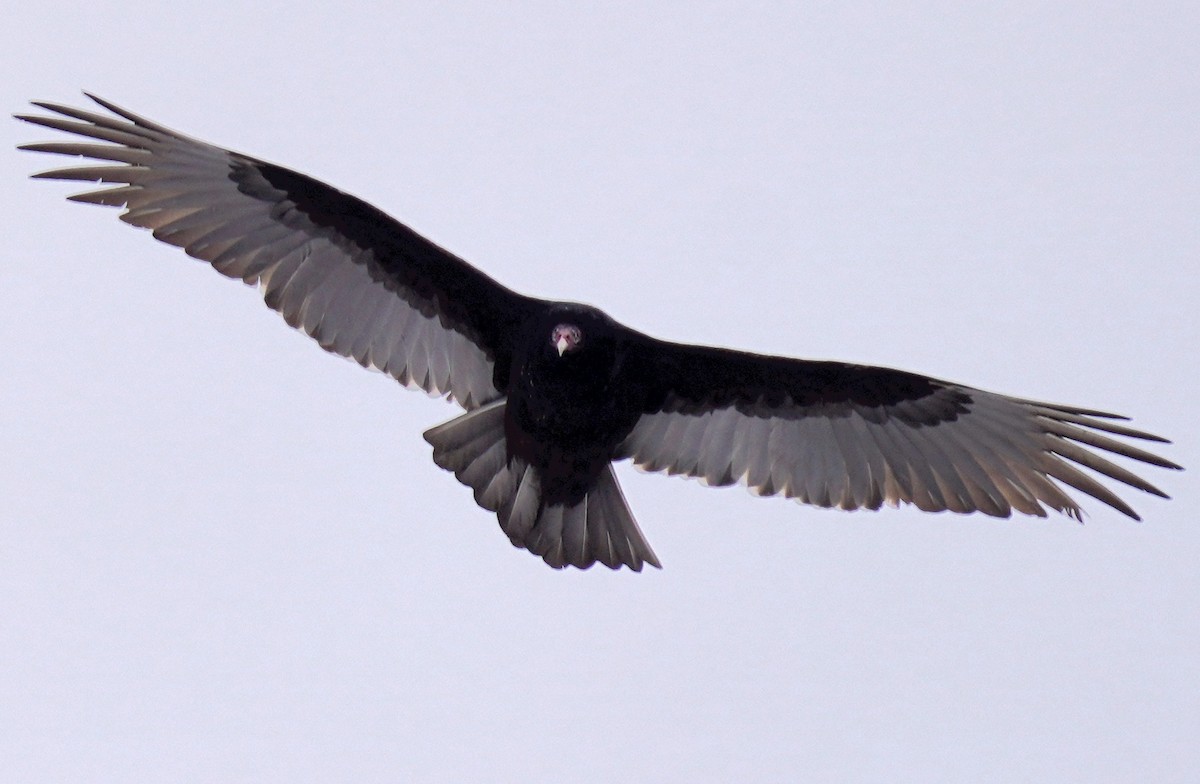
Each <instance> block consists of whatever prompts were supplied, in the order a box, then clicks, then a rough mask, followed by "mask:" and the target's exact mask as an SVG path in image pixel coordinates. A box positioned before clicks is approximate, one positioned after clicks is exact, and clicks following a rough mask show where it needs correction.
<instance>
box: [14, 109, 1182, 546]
mask: <svg viewBox="0 0 1200 784" xmlns="http://www.w3.org/2000/svg"><path fill="white" fill-rule="evenodd" d="M88 97H89V98H91V99H92V100H93V101H95V102H96V103H97V104H99V105H100V106H101V107H103V108H104V109H107V110H108V111H109V112H111V114H101V113H96V112H92V111H84V110H81V109H76V108H72V107H69V106H63V105H59V104H53V103H35V104H34V105H35V106H37V107H40V108H41V109H43V110H45V111H47V112H49V113H50V114H47V115H18V118H19V119H21V120H26V121H28V122H31V123H34V124H37V125H41V126H45V127H47V128H52V129H56V130H59V131H65V132H67V133H72V134H75V135H77V136H80V137H83V138H84V141H69V142H49V143H38V144H27V145H23V146H22V148H21V149H25V150H32V151H35V152H44V153H55V154H59V155H70V156H82V157H85V158H91V159H95V160H98V161H100V162H101V163H100V164H99V165H94V164H89V165H86V166H81V167H70V168H62V169H55V170H53V171H48V172H44V173H41V174H36V175H34V176H35V177H39V178H47V179H57V180H82V181H91V182H102V183H116V184H117V185H116V186H115V187H109V188H105V189H102V190H92V191H88V192H86V193H81V194H79V195H76V196H72V197H70V198H71V199H72V200H73V201H81V202H87V203H90V204H102V205H106V206H110V207H123V208H124V209H125V211H124V212H123V213H122V214H121V216H120V217H121V220H123V221H125V222H126V223H131V224H133V225H134V226H141V227H143V228H147V229H151V230H152V232H153V234H154V236H155V238H157V239H160V240H162V241H163V242H167V243H170V244H172V245H176V246H178V247H180V248H183V249H184V251H186V252H187V253H188V254H189V255H190V256H194V257H195V258H197V259H201V260H203V261H206V262H208V263H209V264H211V265H212V266H213V267H214V268H215V269H216V270H217V271H218V272H220V273H222V274H224V275H227V276H229V277H232V278H240V279H241V280H243V281H244V282H246V283H248V284H252V285H257V286H258V288H259V289H260V290H261V291H262V293H263V296H264V298H265V299H266V303H267V305H268V306H270V307H271V308H273V309H274V310H277V311H279V313H280V314H282V315H283V317H284V319H286V320H287V322H288V324H290V325H291V326H293V327H295V328H297V329H302V330H304V332H306V333H307V334H308V335H310V336H312V337H313V338H314V339H315V340H316V341H317V342H318V343H320V345H321V347H322V348H324V349H326V350H327V351H331V352H334V353H337V354H341V355H342V356H345V357H350V358H353V359H354V360H356V361H357V362H358V363H359V364H361V365H363V366H364V367H368V368H375V369H377V370H380V371H382V372H384V373H387V374H389V375H391V376H393V377H394V378H396V380H398V381H399V382H400V383H402V384H404V385H405V386H408V387H413V388H420V389H423V390H425V391H426V392H427V393H429V394H431V395H440V396H445V397H448V398H450V399H451V400H454V401H455V402H457V403H458V404H459V405H460V406H462V407H463V409H465V411H466V413H465V414H462V415H460V416H459V417H458V418H456V419H453V420H451V421H449V422H447V423H445V424H442V425H439V426H437V427H434V428H432V429H431V430H429V431H428V432H427V433H425V438H426V440H427V441H429V443H430V444H432V445H433V459H434V462H436V463H437V464H438V465H439V466H441V467H442V468H444V469H447V470H449V471H453V472H454V475H455V476H456V477H457V478H458V479H459V481H461V482H462V483H463V484H465V485H468V486H469V487H470V488H471V489H472V490H473V491H474V493H475V500H476V501H477V502H478V503H479V505H480V506H482V507H483V508H484V509H487V510H489V511H492V512H495V513H496V516H497V517H498V518H499V520H500V527H501V528H502V529H503V530H504V532H505V533H506V534H507V535H508V537H509V539H510V540H512V543H513V544H514V545H516V546H517V547H521V548H524V549H526V550H529V551H530V552H532V553H535V554H537V555H539V556H541V557H542V559H543V560H545V562H546V563H548V564H549V565H551V566H553V567H564V566H568V565H570V566H576V567H579V568H587V567H589V566H591V565H592V564H594V563H596V562H599V563H602V564H604V565H605V566H608V567H610V568H613V569H617V568H620V567H621V566H622V565H625V566H628V567H630V568H632V569H634V570H640V569H641V568H642V566H643V565H644V564H647V563H648V564H652V565H654V566H659V561H658V558H657V556H655V554H654V551H653V550H652V549H651V548H650V545H649V543H648V542H647V541H646V538H645V537H644V536H643V535H642V532H641V530H640V529H639V528H638V525H637V523H636V522H635V521H634V518H633V514H632V513H631V512H630V510H629V506H628V505H627V504H626V502H625V498H624V496H623V495H622V493H621V489H620V487H619V486H618V485H617V480H616V477H615V475H614V474H613V468H612V464H613V462H614V461H616V460H622V459H625V458H629V459H632V460H633V462H634V463H635V464H637V465H638V466H640V467H642V468H644V469H647V470H649V471H665V472H666V473H668V474H682V475H684V476H690V477H696V478H699V479H700V480H701V481H702V482H704V483H706V484H709V485H718V486H720V485H730V484H734V483H735V482H741V483H743V484H745V485H747V486H748V487H749V488H750V489H751V490H753V491H754V492H755V493H757V494H759V495H777V494H783V495H784V496H786V497H788V498H795V499H797V500H798V501H802V502H804V503H809V504H815V505H817V506H825V507H838V508H841V509H878V508H879V507H880V506H881V505H883V504H884V503H887V504H889V505H891V506H898V505H900V504H901V503H909V504H915V505H916V506H917V507H918V508H919V509H922V510H925V511H929V512H935V511H943V510H950V511H953V512H960V513H967V512H983V513H984V514H987V515H992V516H996V517H1007V516H1008V515H1009V514H1011V513H1012V512H1013V511H1014V510H1015V511H1017V512H1021V513H1023V514H1027V515H1036V516H1038V517H1045V515H1046V508H1047V507H1049V508H1051V509H1055V510H1058V511H1059V512H1062V513H1064V514H1067V515H1070V516H1071V517H1074V518H1076V519H1081V517H1082V512H1081V510H1080V508H1079V506H1078V505H1077V504H1076V503H1075V501H1074V500H1072V499H1071V497H1069V496H1068V495H1067V494H1066V493H1065V492H1064V491H1063V489H1062V488H1061V487H1060V485H1059V484H1058V482H1061V483H1063V484H1065V485H1069V486H1071V487H1073V488H1075V489H1076V490H1079V491H1081V492H1083V493H1086V494H1087V495H1090V496H1092V497H1093V498H1096V499H1098V500H1099V501H1102V502H1104V503H1106V504H1108V505H1109V506H1111V507H1113V508H1115V509H1117V510H1119V511H1121V512H1123V513H1125V514H1126V515H1128V516H1130V517H1132V518H1134V519H1135V520H1136V519H1139V518H1138V516H1137V515H1136V514H1135V513H1134V511H1133V509H1132V508H1130V507H1129V506H1128V505H1127V504H1126V503H1125V502H1124V501H1122V500H1121V499H1120V498H1118V497H1117V496H1116V495H1115V494H1114V493H1113V492H1112V491H1111V490H1110V489H1109V488H1108V487H1106V486H1105V485H1103V484H1101V483H1100V482H1098V481H1097V480H1096V479H1094V478H1093V477H1092V476H1090V475H1088V474H1085V473H1083V472H1082V471H1080V470H1079V468H1078V467H1077V466H1083V467H1085V468H1088V469H1091V470H1092V471H1095V472H1097V473H1099V474H1101V475H1103V476H1106V477H1108V478H1109V479H1113V480H1116V481H1118V482H1122V483H1124V484H1127V485H1129V486H1131V487H1135V488H1137V489H1139V490H1143V491H1145V492H1147V493H1152V494H1154V495H1158V496H1162V497H1164V498H1165V497H1166V495H1165V494H1164V493H1163V492H1162V491H1161V490H1159V489H1158V488H1156V487H1154V486H1153V485H1151V484H1150V483H1148V482H1146V481H1145V480H1143V479H1141V478H1140V477H1138V476H1136V475H1135V474H1133V473H1132V472H1130V471H1129V470H1127V469H1125V468H1122V467H1120V466H1118V465H1115V464H1114V463H1112V462H1110V461H1109V460H1107V459H1105V458H1104V457H1102V456H1100V455H1099V454H1098V453H1097V452H1096V451H1093V449H1099V450H1105V451H1107V452H1111V453H1115V454H1117V455H1121V456H1124V457H1127V458H1132V459H1133V460H1139V461H1142V462H1143V463H1149V464H1151V465H1156V466H1161V467H1163V468H1179V466H1177V465H1175V464H1174V463H1172V462H1170V461H1168V460H1165V459H1163V458H1161V457H1158V456H1156V455H1153V454H1151V453H1150V452H1147V451H1145V450H1143V449H1140V448H1138V447H1135V446H1132V445H1130V444H1128V443H1126V442H1124V441H1120V440H1117V439H1116V438H1113V436H1123V437H1125V438H1132V439H1141V440H1144V441H1158V442H1165V439H1162V438H1159V437H1158V436H1154V435H1150V434H1149V433H1144V432H1141V431H1138V430H1134V429H1132V428H1129V427H1126V426H1125V425H1122V424H1118V423H1117V422H1116V421H1115V420H1121V419H1124V417H1120V416H1117V415H1114V414H1107V413H1104V412H1102V411H1093V410H1090V409H1084V408H1077V407H1075V406H1062V405H1054V404H1050V403H1039V402H1036V401H1032V400H1023V399H1018V398H1013V397H1007V396H1005V395H998V394H995V393H992V392H985V391H983V390H979V389H973V388H971V387H966V386H962V385H960V384H953V383H949V382H946V381H939V380H937V379H933V378H927V377H925V376H920V375H915V374H913V373H906V372H903V371H900V370H891V369H888V368H881V367H867V366H863V365H853V364H844V363H840V362H816V361H807V360H799V359H787V358H783V357H774V356H763V355H758V354H749V353H744V352H740V351H731V350H727V349H721V348H707V347H702V346H692V345H682V344H677V343H668V342H664V341H661V340H656V339H654V338H652V337H649V336H647V335H644V334H642V333H640V332H637V331H634V330H632V329H630V328H628V327H625V326H623V325H621V324H618V323H617V322H615V321H614V320H613V319H611V318H609V317H608V316H606V315H605V314H604V313H602V312H601V311H599V310H597V309H595V308H592V307H589V306H586V305H579V304H573V303H566V302H550V301H547V300H542V299H535V298H532V297H526V296H524V295H521V294H518V293H516V292H514V291H510V290H509V289H507V288H505V287H504V286H501V285H500V284H498V283H496V282H495V281H494V280H492V279H491V278H489V277H487V276H486V275H484V274H483V273H481V272H480V271H478V270H476V269H475V268H474V267H472V266H470V265H469V264H467V263H466V262H465V261H463V260H462V259H460V258H458V257H456V256H454V255H453V254H451V253H449V252H447V251H445V250H443V249H442V248H439V247H438V246H436V245H434V244H433V243H431V242H430V241H428V240H426V239H425V238H423V237H421V236H420V235H418V234H417V233H415V232H414V231H413V230H412V229H410V228H408V227H407V226H405V225H403V224H401V223H399V222H397V221H395V220H393V219H392V218H390V217H389V216H387V215H385V214H384V213H383V212H381V211H379V210H378V209H376V208H375V207H372V206H371V205H369V204H367V203H365V202H363V201H360V200H359V199H356V198H354V197H353V196H350V195H348V194H345V193H342V192H341V191H339V190H336V189H334V188H331V187H330V186H328V185H325V184H324V183H321V182H318V181H317V180H314V179H312V178H310V177H307V176H305V175H303V174H300V173H298V172H295V171H292V170H290V169H285V168H283V167H281V166H276V165H275V164H272V163H267V162H266V161H261V160H258V159H257V158H251V157H249V156H247V155H242V154H241V153H236V152H232V151H230V150H225V149H222V148H220V147H214V146H212V145H210V144H206V143H204V142H201V141H198V140H196V139H192V138H189V137H187V136H184V135H182V134H179V133H176V132H175V131H172V130H170V129H168V128H165V127H163V126H161V125H158V124H157V123H154V122H151V121H149V120H147V119H145V118H142V117H139V116H137V115H135V114H132V113H131V112H128V111H126V110H124V109H121V108H119V107H117V106H114V105H113V104H111V103H109V102H107V101H104V100H101V99H100V98H97V97H95V96H92V95H89V96H88ZM97 142H98V143H97ZM1089 447H1091V448H1092V449H1089ZM1055 480H1057V482H1056V481H1055Z"/></svg>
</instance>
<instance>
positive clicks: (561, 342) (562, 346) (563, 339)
mask: <svg viewBox="0 0 1200 784" xmlns="http://www.w3.org/2000/svg"><path fill="white" fill-rule="evenodd" d="M570 346H571V341H570V340H568V339H567V336H566V335H559V336H558V340H556V341H554V347H555V348H556V349H558V355H559V356H560V357H561V356H562V355H563V352H565V351H566V350H567V349H568V348H569V347H570Z"/></svg>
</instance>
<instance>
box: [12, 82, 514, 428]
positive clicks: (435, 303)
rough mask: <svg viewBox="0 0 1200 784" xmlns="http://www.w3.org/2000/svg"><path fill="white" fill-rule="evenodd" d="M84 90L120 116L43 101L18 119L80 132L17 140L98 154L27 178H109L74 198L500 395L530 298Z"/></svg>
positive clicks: (415, 372) (465, 402)
mask: <svg viewBox="0 0 1200 784" xmlns="http://www.w3.org/2000/svg"><path fill="white" fill-rule="evenodd" d="M88 97H89V98H91V99H92V100H94V101H95V102H96V103H98V104H100V105H101V106H103V107H104V108H105V109H108V110H109V111H110V112H112V113H113V115H115V116H110V115H104V114H96V113H93V112H87V111H82V110H80V109H75V108H72V107H69V106H62V105H58V104H51V103H35V104H34V105H35V106H38V107H40V108H42V109H45V110H47V111H49V112H53V114H51V115H45V116H42V115H19V116H18V117H19V119H21V120H26V121H28V122H31V123H35V124H37V125H42V126H45V127H47V128H53V129H56V130H59V131H66V132H67V133H73V134H76V135H78V136H82V137H85V138H86V139H87V141H83V142H79V141H73V142H50V143H39V144H27V145H23V146H22V148H21V149H24V150H32V151H35V152H46V153H56V154H60V155H73V156H82V157H85V158H91V159H95V160H96V161H100V162H101V163H100V165H95V164H93V163H92V162H90V161H89V165H87V166H82V167H73V168H63V169H55V170H53V171H48V172H44V173H42V174H37V175H34V176H35V177H39V178H46V179H57V180H84V181H92V182H104V183H117V186H116V187H111V188H105V189H102V190H94V191H89V192H87V193H82V194H79V195H76V196H72V197H70V198H71V199H72V200H74V201H81V202H87V203H91V204H101V205H107V206H112V207H124V208H125V212H124V213H123V214H122V215H121V219H122V220H124V221H125V222H127V223H131V224H133V225H135V226H141V227H143V228H148V229H151V230H152V231H153V233H154V236H155V237H156V238H157V239H160V240H162V241H163V242H168V243H170V244H172V245H176V246H178V247H180V248H183V249H184V250H185V251H186V252H187V253H188V254H189V255H191V256H194V257H196V258H198V259H201V260H203V261H207V262H208V263H209V264H211V265H212V266H213V267H214V268H215V269H216V270H217V271H218V272H220V273H222V274H224V275H228V276H229V277H232V278H240V279H242V280H243V281H245V282H246V283H248V284H252V285H253V284H257V286H258V288H259V289H260V290H261V291H262V293H263V296H264V298H265V299H266V302H267V305H269V306H270V307H271V308H273V309H275V310H277V311H279V313H280V314H282V315H283V317H284V318H285V319H286V320H287V322H288V323H289V324H291V325H292V326H293V327H296V328H297V329H302V330H304V332H306V333H307V334H309V335H311V336H312V337H313V338H314V339H316V340H317V342H318V343H320V344H321V346H322V347H323V348H325V349H326V350H328V351H332V352H334V353H336V354H341V355H342V356H346V357H351V358H353V359H355V360H356V361H358V362H359V363H360V364H362V365H363V366H364V367H374V368H376V369H379V370H382V371H383V372H385V373H388V374H389V375H392V376H394V377H395V378H396V379H397V380H399V381H400V382H401V383H402V384H405V385H406V386H409V387H415V388H420V389H424V390H425V391H426V392H429V393H430V394H436V395H449V397H451V398H452V399H454V400H456V401H457V402H458V403H459V404H460V405H462V406H463V407H464V408H466V409H468V410H469V409H473V408H475V407H477V406H480V405H482V404H484V403H486V402H488V401H491V400H494V399H496V398H498V397H500V396H501V394H502V392H503V390H501V389H498V388H497V387H496V384H495V382H494V379H493V370H494V368H495V367H496V366H497V365H498V366H500V367H501V368H502V369H507V367H508V364H509V358H510V356H511V353H512V346H511V343H510V340H511V338H510V336H511V335H513V334H514V333H515V326H516V324H518V323H520V322H521V321H522V320H523V317H524V314H525V313H526V311H527V309H528V308H529V307H530V306H531V304H532V303H533V302H535V301H534V300H531V299H529V298H527V297H523V296H521V295H519V294H516V293H514V292H512V291H510V290H508V289H506V288H504V287H503V286H501V285H500V284H498V283H496V282H495V281H493V280H492V279H491V278H489V277H487V276H486V275H484V274H483V273H481V272H479V271H478V270H476V269H475V268H473V267H471V266H470V265H469V264H467V263H466V262H465V261H463V260H461V259H459V258H457V257H456V256H454V255H452V254H450V253H449V252H447V251H445V250H443V249H441V248H439V247H437V246H436V245H434V244H433V243H432V242H429V241H428V240H426V239H425V238H423V237H421V236H420V235H418V234H417V233H416V232H414V231H412V230H411V229H409V228H408V227H407V226H404V225H403V224H401V223H399V222H397V221H395V220H393V219H392V218H390V217H388V216H387V215H385V214H384V213H383V212H381V211H379V210H378V209H376V208H374V207H372V206H371V205H369V204H367V203H365V202H363V201H360V200H359V199H356V198H354V197H353V196H349V195H347V194H345V193H342V192H341V191H338V190H336V189H334V188H332V187H330V186H328V185H325V184H324V183H322V182H318V181H317V180H314V179H312V178H310V177H307V176H305V175H303V174H299V173H297V172H294V171H291V170H289V169H285V168H282V167H280V166H276V165H274V164H270V163H266V162H264V161H260V160H257V159H255V158H251V157H249V156H246V155H242V154H240V153H236V152H231V151H229V150H225V149H222V148H220V147H215V146H213V145H210V144H206V143H204V142H201V141H198V140H196V139H191V138H189V137H187V136H184V135H182V134H179V133H176V132H175V131H172V130H170V129H168V128H164V127H163V126H161V125H158V124H156V123H153V122H150V121H149V120H146V119H144V118H142V117H139V116H137V115H135V114H132V113H130V112H128V111H125V110H124V109H121V108H119V107H117V106H114V105H113V104H111V103H108V102H107V101H103V100H101V99H99V98H97V97H95V96H92V95H89V96H88ZM93 140H95V141H98V142H101V143H95V141H93Z"/></svg>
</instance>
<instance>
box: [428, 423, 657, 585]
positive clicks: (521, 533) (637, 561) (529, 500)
mask: <svg viewBox="0 0 1200 784" xmlns="http://www.w3.org/2000/svg"><path fill="white" fill-rule="evenodd" d="M425 440H426V441H428V442H429V443H430V444H432V445H433V460H434V462H435V463H437V464H438V465H439V466H441V467H442V468H445V469H446V470H448V471H453V472H454V475H455V476H456V477H457V478H458V480H459V481H460V482H462V483H463V484H465V485H467V486H468V487H470V488H471V489H472V490H473V491H474V493H475V501H476V503H478V504H479V505H480V506H482V507H483V508H484V509H487V510H489V511H493V512H495V513H496V516H497V517H498V518H499V520H500V527H501V528H502V529H503V530H504V533H505V534H507V535H508V538H509V539H510V540H511V541H512V543H513V545H515V546H516V547H520V548H524V549H526V550H529V551H530V552H532V553H534V554H535V555H539V556H541V557H542V560H544V561H545V562H546V563H548V564H549V565H551V566H553V567H555V568H558V569H561V568H563V567H565V566H575V567H578V568H580V569H586V568H587V567H589V566H591V565H592V564H594V563H597V562H599V563H602V564H604V565H605V566H607V567H609V568H611V569H619V568H620V567H621V566H628V567H629V568H631V569H633V570H634V571H641V569H642V567H643V566H644V565H645V564H651V565H652V566H661V565H660V564H659V562H658V556H656V555H655V554H654V550H653V549H651V547H650V544H649V543H648V542H647V541H646V537H645V536H644V535H643V534H642V531H641V529H640V528H638V524H637V521H635V520H634V519H633V513H632V512H631V511H630V509H629V504H627V503H626V502H625V496H624V495H623V494H622V493H621V488H620V486H619V485H618V484H617V478H616V475H615V474H614V473H613V468H612V466H611V465H609V466H606V467H605V468H604V470H603V471H601V472H600V476H599V477H598V478H597V480H596V483H595V485H594V486H593V487H592V488H591V489H590V490H589V491H588V493H587V495H585V496H584V497H583V499H582V500H580V501H579V502H578V503H576V504H574V505H572V506H567V505H565V504H552V505H551V504H545V503H544V502H543V501H542V498H541V481H540V478H539V476H538V472H537V469H535V468H534V467H533V466H531V465H529V464H528V463H526V462H525V461H524V460H522V459H520V458H509V456H508V447H507V443H506V442H505V437H504V401H503V400H499V401H496V402H494V403H491V404H489V405H486V406H483V407H481V408H477V409H475V410H474V411H470V412H468V413H466V414H464V415H462V416H460V417H458V418H457V419H453V420H451V421H449V422H446V423H445V424H442V425H438V426H437V427H434V428H431V429H430V430H428V431H426V433H425Z"/></svg>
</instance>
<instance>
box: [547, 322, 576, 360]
mask: <svg viewBox="0 0 1200 784" xmlns="http://www.w3.org/2000/svg"><path fill="white" fill-rule="evenodd" d="M550 345H552V346H554V350H555V351H557V352H558V355H559V356H560V357H561V356H563V355H564V354H570V353H571V352H573V351H578V350H579V347H580V346H582V345H583V330H582V329H580V328H579V327H578V326H576V325H575V324H565V323H564V324H557V325H555V327H554V329H552V330H550Z"/></svg>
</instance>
